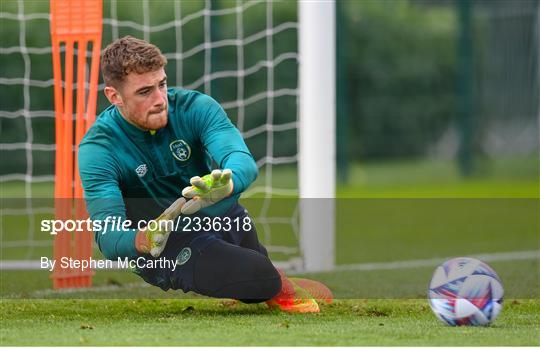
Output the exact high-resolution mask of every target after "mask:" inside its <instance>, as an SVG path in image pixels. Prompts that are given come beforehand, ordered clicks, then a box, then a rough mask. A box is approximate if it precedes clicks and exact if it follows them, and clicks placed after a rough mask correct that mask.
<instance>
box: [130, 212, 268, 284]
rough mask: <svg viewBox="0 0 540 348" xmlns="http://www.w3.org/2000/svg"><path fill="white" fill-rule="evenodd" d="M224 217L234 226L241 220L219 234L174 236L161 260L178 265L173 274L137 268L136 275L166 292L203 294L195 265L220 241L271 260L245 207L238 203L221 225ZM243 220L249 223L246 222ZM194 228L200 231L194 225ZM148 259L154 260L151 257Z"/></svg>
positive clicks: (167, 268)
mask: <svg viewBox="0 0 540 348" xmlns="http://www.w3.org/2000/svg"><path fill="white" fill-rule="evenodd" d="M225 217H228V218H229V219H230V221H231V222H234V221H235V220H236V219H237V218H238V219H239V220H236V221H239V223H231V224H230V225H227V227H229V226H230V228H220V229H219V230H210V231H207V232H205V231H202V230H200V229H199V231H192V232H183V231H176V232H175V231H173V232H171V234H170V236H169V239H168V241H167V245H166V247H165V249H164V251H163V253H162V254H161V255H160V257H159V258H165V259H167V260H171V261H173V262H174V263H176V268H175V269H174V270H173V268H172V267H163V268H162V267H160V268H137V269H136V271H135V273H137V274H138V275H139V276H141V277H142V278H143V279H144V280H145V281H146V282H148V283H150V284H152V285H155V286H158V287H160V288H161V289H163V290H165V291H166V290H169V289H173V290H176V289H181V290H183V291H184V292H188V291H195V292H200V291H198V290H199V289H197V286H196V285H195V281H194V272H195V265H196V264H197V261H198V258H199V257H200V256H201V255H202V254H203V252H204V250H205V249H207V248H208V247H209V246H210V245H212V244H214V243H217V242H218V241H221V242H226V243H230V244H232V245H234V246H239V247H241V248H247V249H251V250H250V252H256V253H258V254H262V255H264V256H265V257H267V256H268V253H267V251H266V249H265V248H264V246H262V245H261V244H260V243H259V240H258V238H257V232H256V230H255V225H254V224H253V221H252V220H251V218H250V217H249V215H248V212H247V210H246V209H245V208H244V207H242V206H241V205H240V204H238V203H236V204H235V205H234V206H232V207H231V208H230V209H229V211H228V212H227V213H226V214H225V215H223V216H221V217H220V218H221V220H220V221H223V218H225ZM244 218H248V219H249V220H244ZM226 221H229V220H226ZM247 221H249V226H248V225H246V224H245V222H247ZM191 228H197V227H196V226H195V225H194V224H192V226H191ZM244 252H245V250H244ZM146 258H147V259H153V258H152V257H151V256H147V257H146ZM223 262H227V260H223ZM268 262H269V261H268Z"/></svg>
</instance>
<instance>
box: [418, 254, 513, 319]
mask: <svg viewBox="0 0 540 348" xmlns="http://www.w3.org/2000/svg"><path fill="white" fill-rule="evenodd" d="M503 292H504V290H503V287H502V283H501V280H500V278H499V276H498V275H497V273H495V271H494V270H493V269H492V268H491V267H489V266H488V265H487V264H485V263H484V262H482V261H480V260H477V259H473V258H468V257H458V258H454V259H451V260H448V261H446V262H445V263H443V264H442V265H440V266H439V267H437V269H436V270H435V273H434V274H433V278H432V279H431V283H430V284H429V293H428V298H429V304H430V306H431V309H432V310H433V312H434V313H435V315H436V316H437V317H438V318H439V319H440V320H441V321H442V322H444V323H445V324H448V325H451V326H462V325H471V326H479V325H482V326H484V325H489V324H490V323H491V322H492V321H493V320H495V318H496V317H497V316H498V315H499V313H500V311H501V309H502V301H503Z"/></svg>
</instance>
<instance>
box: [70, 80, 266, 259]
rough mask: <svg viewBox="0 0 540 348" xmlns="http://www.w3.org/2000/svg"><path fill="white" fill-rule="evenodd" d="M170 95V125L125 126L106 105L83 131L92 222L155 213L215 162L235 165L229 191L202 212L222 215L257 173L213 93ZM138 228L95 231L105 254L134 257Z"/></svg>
mask: <svg viewBox="0 0 540 348" xmlns="http://www.w3.org/2000/svg"><path fill="white" fill-rule="evenodd" d="M168 101H169V110H168V122H167V125H166V126H165V127H164V128H161V129H159V130H157V131H156V132H155V133H154V134H151V132H149V131H143V130H141V129H139V128H137V127H135V126H134V125H132V124H130V123H129V122H127V121H126V120H125V119H124V118H123V117H122V115H121V114H120V112H119V111H118V109H117V108H116V107H115V106H110V107H108V108H107V109H105V110H104V111H103V112H102V113H101V114H100V115H99V116H98V118H97V120H96V122H95V123H94V124H93V125H92V127H91V128H90V129H89V130H88V132H87V133H86V135H85V136H84V138H83V140H82V141H81V144H80V145H79V152H78V156H79V173H80V176H81V180H82V185H83V188H84V197H85V200H86V204H87V209H88V212H89V214H90V218H91V219H92V220H101V221H102V222H104V221H105V219H106V218H107V217H111V218H112V217H117V218H121V219H124V220H126V219H129V220H131V221H134V222H136V221H138V220H139V219H145V220H150V219H155V218H157V217H158V216H159V214H160V213H161V212H162V211H163V210H165V209H166V208H167V207H168V206H169V205H170V204H171V203H172V202H174V201H175V200H176V199H177V198H179V197H181V195H182V194H181V192H182V189H183V188H184V187H187V186H189V185H190V183H189V179H190V178H191V177H193V176H196V175H198V176H203V175H205V174H208V173H210V171H211V168H212V167H213V166H214V167H217V168H223V169H225V168H230V169H232V171H233V182H234V192H233V195H232V196H231V197H229V198H227V199H225V200H223V201H221V202H218V203H217V204H215V205H213V206H211V207H208V208H206V209H203V210H201V213H204V214H206V215H210V216H218V215H222V214H224V213H225V212H226V211H227V210H228V209H229V208H230V207H231V206H232V205H233V204H234V203H235V202H236V201H237V200H238V198H239V196H240V193H241V192H243V191H244V190H245V189H246V188H247V187H248V186H249V185H250V184H251V183H252V182H253V181H254V180H255V179H256V177H257V165H256V164H255V161H254V159H253V156H252V155H251V153H250V152H249V150H248V148H247V146H246V144H245V143H244V140H243V139H242V136H241V134H240V132H239V131H238V129H236V127H234V125H233V124H232V123H231V122H230V120H229V118H228V117H227V115H226V113H225V111H224V110H223V108H221V106H220V105H219V104H218V103H217V102H216V101H215V100H214V99H212V98H211V97H209V96H207V95H205V94H202V93H199V92H197V91H191V90H183V89H175V88H170V89H169V90H168ZM212 164H213V165H212ZM111 226H112V224H111ZM132 227H136V225H135V226H132ZM103 232H105V233H103ZM136 233H137V230H136V228H132V229H129V230H117V229H114V228H113V229H111V228H109V229H108V230H106V231H103V230H102V231H100V232H98V231H95V240H96V243H97V245H98V246H99V248H100V250H101V252H102V253H103V255H105V257H107V258H110V259H112V258H117V257H129V258H134V257H137V256H139V254H138V253H137V251H136V249H135V235H136Z"/></svg>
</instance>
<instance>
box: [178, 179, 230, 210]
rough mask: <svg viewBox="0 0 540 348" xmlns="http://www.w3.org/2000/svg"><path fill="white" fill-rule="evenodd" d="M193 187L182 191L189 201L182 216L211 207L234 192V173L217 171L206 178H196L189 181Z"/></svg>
mask: <svg viewBox="0 0 540 348" xmlns="http://www.w3.org/2000/svg"><path fill="white" fill-rule="evenodd" d="M189 182H190V183H191V185H192V186H189V187H186V188H184V189H183V190H182V195H183V196H184V197H186V198H188V199H190V200H189V201H187V203H186V204H184V206H183V207H182V214H193V213H196V212H198V211H199V210H201V209H203V208H206V207H209V206H211V205H212V204H215V203H217V202H219V201H221V200H222V199H224V198H226V197H228V196H229V195H230V194H231V193H232V192H233V187H234V185H233V181H232V171H231V170H230V169H224V170H223V171H221V170H219V169H215V170H213V171H212V173H210V174H207V175H205V176H203V177H202V178H201V177H198V176H194V177H193V178H191V180H189Z"/></svg>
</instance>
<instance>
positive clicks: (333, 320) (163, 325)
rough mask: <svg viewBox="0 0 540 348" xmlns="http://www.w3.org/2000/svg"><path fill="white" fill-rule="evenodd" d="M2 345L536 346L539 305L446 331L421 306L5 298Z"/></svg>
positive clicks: (523, 303)
mask: <svg viewBox="0 0 540 348" xmlns="http://www.w3.org/2000/svg"><path fill="white" fill-rule="evenodd" d="M1 308H2V327H1V328H0V333H1V335H0V337H1V344H2V345H23V344H24V345H56V346H63V345H70V346H73V345H107V346H111V345H132V346H136V345H137V346H138V345H145V346H149V345H153V346H163V345H175V346H178V345H182V346H189V345H196V346H237V345H244V346H250V345H257V346H262V345H269V346H273V345H280V346H283V345H286V346H307V345H309V346H311V345H313V346H316V345H342V346H359V345H456V346H464V345H466V346H471V345H476V346H486V345H487V346H498V345H505V346H517V345H529V346H532V345H537V344H538V342H539V338H540V330H539V326H538V322H540V302H539V301H531V300H514V301H509V303H508V304H507V305H506V308H505V310H504V311H503V312H502V314H501V316H500V318H498V320H497V321H495V322H494V324H493V325H492V326H491V327H480V328H479V327H463V328H461V327H457V328H452V327H446V326H444V325H443V324H442V323H440V322H439V321H438V320H436V319H435V317H434V316H433V314H432V313H431V311H430V309H429V306H428V305H427V303H426V302H425V301H419V300H340V301H336V302H335V303H334V304H332V305H325V306H324V307H323V310H322V312H321V313H320V314H311V315H291V314H286V313H281V312H275V311H270V310H268V309H267V308H266V306H264V305H244V304H236V305H230V304H228V303H225V302H223V301H218V300H84V301H82V300H54V301H52V300H27V301H12V300H5V301H3V302H2V304H1Z"/></svg>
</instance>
